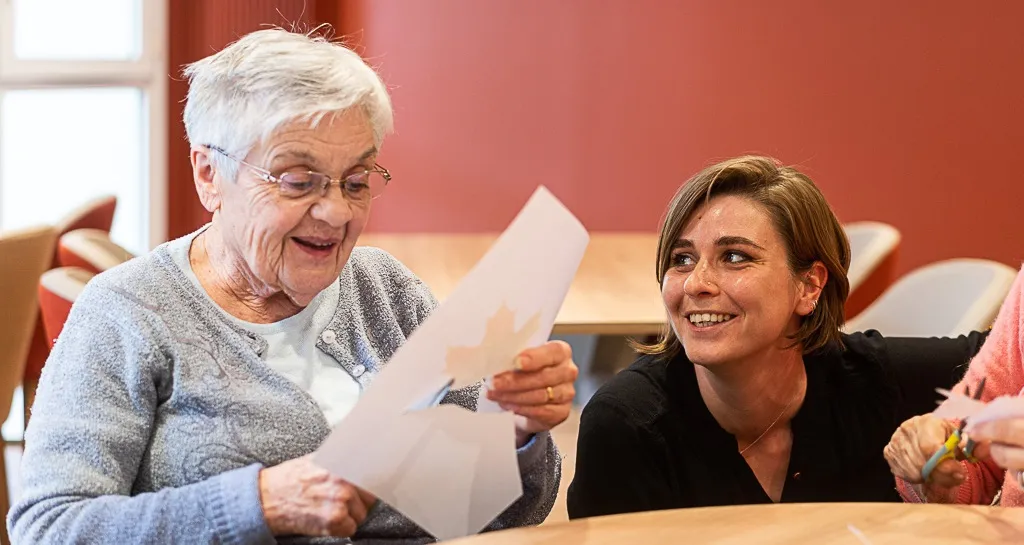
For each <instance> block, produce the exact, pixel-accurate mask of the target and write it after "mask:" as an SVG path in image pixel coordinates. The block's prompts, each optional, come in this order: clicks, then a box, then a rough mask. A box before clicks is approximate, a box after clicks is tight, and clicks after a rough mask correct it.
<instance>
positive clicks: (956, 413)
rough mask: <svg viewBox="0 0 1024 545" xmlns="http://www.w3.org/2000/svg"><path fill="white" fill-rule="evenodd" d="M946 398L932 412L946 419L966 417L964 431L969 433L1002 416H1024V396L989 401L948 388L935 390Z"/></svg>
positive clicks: (1001, 397)
mask: <svg viewBox="0 0 1024 545" xmlns="http://www.w3.org/2000/svg"><path fill="white" fill-rule="evenodd" d="M937 391H938V392H939V393H940V394H943V395H945V396H947V397H946V399H945V400H944V401H943V402H942V403H941V404H939V407H938V408H937V409H935V410H934V411H933V412H932V414H933V415H934V416H936V417H939V418H944V419H947V420H956V419H959V420H963V419H967V425H966V426H964V431H965V432H966V433H970V432H971V429H973V428H974V427H975V426H977V425H978V424H981V423H984V422H991V421H993V420H1001V419H1004V418H1024V397H1022V396H999V397H997V398H995V399H993V400H991V401H989V402H987V403H986V402H984V401H979V400H975V399H971V398H969V397H967V396H965V395H963V394H958V393H953V392H950V391H948V390H941V389H940V390H937Z"/></svg>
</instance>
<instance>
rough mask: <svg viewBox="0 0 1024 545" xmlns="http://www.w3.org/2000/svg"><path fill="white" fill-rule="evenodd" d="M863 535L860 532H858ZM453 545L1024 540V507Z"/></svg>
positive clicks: (848, 513) (664, 523) (710, 522)
mask: <svg viewBox="0 0 1024 545" xmlns="http://www.w3.org/2000/svg"><path fill="white" fill-rule="evenodd" d="M858 533H859V535H858ZM446 543H449V544H450V545H542V544H543V545H555V544H565V545H626V544H633V543H637V544H641V543H642V544H644V545H660V544H667V543H694V544H702V545H703V544H716V545H733V544H734V545H762V544H778V545H783V544H785V545H798V544H811V543H813V544H828V545H866V544H871V545H884V544H892V545H915V544H918V543H920V544H922V545H947V544H949V545H952V544H961V543H963V544H966V543H1017V544H1020V543H1024V508H1013V507H1004V508H999V507H979V506H966V505H911V504H898V503H885V504H882V503H846V504H835V503H833V504H827V503H817V504H795V503H791V504H776V505H743V506H732V507H706V508H698V509H679V510H672V511H654V512H647V513H637V514H630V515H614V516H608V517H596V518H592V519H580V520H575V521H570V522H562V523H557V524H551V525H545V526H539V527H534V528H520V529H515V530H504V531H499V532H492V533H485V534H480V535H476V536H470V537H467V538H462V539H457V540H453V541H448V542H446Z"/></svg>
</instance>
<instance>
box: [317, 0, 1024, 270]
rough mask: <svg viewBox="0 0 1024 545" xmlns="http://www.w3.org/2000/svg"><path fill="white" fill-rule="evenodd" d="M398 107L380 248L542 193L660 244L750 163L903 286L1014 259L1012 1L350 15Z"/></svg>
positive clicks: (353, 2)
mask: <svg viewBox="0 0 1024 545" xmlns="http://www.w3.org/2000/svg"><path fill="white" fill-rule="evenodd" d="M337 10H338V13H339V14H341V15H338V16H337V17H336V18H335V19H336V20H341V19H344V20H343V24H342V25H341V29H342V30H343V31H346V32H350V31H355V30H360V31H361V33H360V34H359V35H357V38H359V39H360V40H361V41H362V44H363V46H364V47H365V49H364V51H363V53H364V55H366V56H367V57H368V58H369V59H370V60H371V62H372V63H374V64H375V65H378V66H379V67H380V69H381V71H382V73H383V75H384V76H385V79H386V81H387V82H388V84H389V85H390V86H391V87H392V88H393V97H394V101H395V107H396V125H397V134H395V135H394V136H392V137H391V139H390V140H388V141H387V142H386V143H385V146H384V151H383V154H382V156H381V162H382V163H383V164H384V165H385V166H387V167H388V168H389V169H391V171H392V172H393V173H394V175H395V181H394V182H393V186H392V187H391V188H390V189H389V192H388V193H387V194H385V196H384V197H382V199H381V200H379V201H378V202H377V203H376V205H375V208H374V217H373V219H372V220H371V229H375V230H378V231H481V230H485V231H494V230H500V229H502V228H504V227H505V225H506V224H507V223H508V221H509V220H510V219H511V218H512V216H513V215H514V214H515V212H516V210H517V209H518V208H519V207H520V206H521V205H522V204H523V202H524V201H525V199H526V198H527V197H528V195H529V193H530V192H531V191H532V190H533V188H534V187H535V186H536V184H539V183H543V184H545V185H547V186H548V187H549V188H551V189H552V190H553V191H554V192H555V193H556V194H557V195H558V196H559V197H560V198H562V199H563V200H564V201H565V203H566V204H567V205H568V206H569V207H570V208H571V209H572V210H573V211H574V212H575V213H576V214H577V215H578V216H579V217H580V219H581V220H582V221H583V222H584V223H585V224H586V225H587V227H588V228H590V229H591V230H654V229H656V227H657V224H658V219H659V217H660V215H661V213H662V212H663V209H664V206H665V204H666V203H667V201H668V199H669V197H670V196H671V194H672V193H673V192H674V191H675V189H676V188H677V186H678V185H679V184H680V183H682V182H683V181H684V180H685V179H686V178H687V177H688V176H689V175H690V174H692V173H694V172H695V171H697V170H698V169H700V168H701V167H702V166H704V165H705V164H707V163H708V162H710V161H713V160H717V159H720V158H725V157H729V156H733V155H737V154H742V153H746V152H762V153H768V154H772V155H775V156H777V157H779V158H780V159H782V160H783V161H785V162H788V163H795V164H799V165H801V166H802V168H803V169H804V170H805V171H806V172H808V173H809V174H810V175H811V176H812V177H813V178H814V179H815V181H816V182H817V183H818V184H819V185H820V186H821V187H822V189H823V191H824V192H825V194H826V196H827V197H828V198H829V200H830V201H831V202H832V204H833V205H834V207H835V209H836V211H837V213H838V214H839V216H840V218H841V219H842V220H844V221H852V220H861V219H875V220H881V221H886V222H890V223H892V224H894V225H896V226H897V227H898V228H899V229H901V230H902V231H903V234H904V242H903V244H904V246H903V250H902V252H901V262H900V267H899V268H900V270H901V271H905V270H907V269H908V268H910V267H914V266H918V265H921V264H924V263H926V262H928V261H931V260H935V259H941V258H947V257H957V256H973V257H988V258H993V259H998V260H1001V261H1004V262H1006V263H1008V264H1011V265H1013V266H1017V265H1019V263H1020V261H1021V260H1022V259H1024V243H1022V242H1021V241H1020V237H1019V236H1018V233H1019V232H1020V229H1019V225H1020V222H1021V220H1020V219H1019V215H1018V208H1019V207H1020V204H1019V203H1020V202H1021V201H1022V200H1024V199H1022V197H1024V189H1021V185H1022V180H1020V174H1019V170H1018V168H1016V167H1014V166H1013V165H1015V164H1016V163H1015V161H1014V160H1013V158H1014V157H1017V156H1019V155H1020V153H1021V151H1022V150H1024V138H1022V136H1021V130H1022V127H1024V64H1022V63H1024V32H1021V31H1020V28H1019V21H1021V20H1024V2H1017V1H1015V0H1005V1H999V2H989V3H985V7H982V6H980V5H975V4H972V3H964V2H956V1H952V0H942V1H939V0H932V1H926V0H917V1H907V2H892V1H890V0H861V1H858V2H842V3H840V2H822V1H820V0H785V1H782V0H780V1H776V2H763V1H761V0H748V1H740V0H729V1H714V2H711V1H706V0H692V1H690V0H687V1H672V0H629V1H627V0H617V1H612V0H604V1H601V0H558V1H548V0H487V1H485V2H481V1H478V0H433V1H422V2H404V1H396V0H376V1H375V0H346V1H345V2H344V3H343V5H339V6H338V7H337Z"/></svg>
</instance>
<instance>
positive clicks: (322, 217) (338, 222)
mask: <svg viewBox="0 0 1024 545" xmlns="http://www.w3.org/2000/svg"><path fill="white" fill-rule="evenodd" d="M367 206H368V205H367ZM362 208H365V207H364V206H362V205H360V204H358V203H353V202H352V201H350V200H349V199H348V198H347V197H345V194H344V192H343V191H339V190H338V189H337V188H335V187H333V186H331V187H328V188H327V193H326V194H325V195H323V196H322V197H320V198H319V199H317V200H316V202H314V203H313V206H312V207H311V208H310V211H309V214H310V216H312V217H313V219H315V220H319V221H322V222H324V223H326V224H328V225H330V226H331V227H334V228H341V227H343V226H344V225H345V224H346V223H348V222H349V221H351V220H352V218H354V217H355V216H356V215H357V214H359V213H360V210H361V209H362Z"/></svg>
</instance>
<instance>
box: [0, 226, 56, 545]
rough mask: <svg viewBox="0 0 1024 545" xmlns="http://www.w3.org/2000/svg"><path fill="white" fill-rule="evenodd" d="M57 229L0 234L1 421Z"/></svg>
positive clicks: (1, 494)
mask: <svg viewBox="0 0 1024 545" xmlns="http://www.w3.org/2000/svg"><path fill="white" fill-rule="evenodd" d="M56 239H57V231H56V230H55V229H54V228H53V227H38V228H33V229H24V230H19V231H11V232H8V233H4V234H0V293H3V312H0V417H2V418H0V422H3V421H6V420H7V418H8V417H10V415H11V414H10V413H11V401H12V400H13V398H14V392H15V390H17V388H18V386H19V385H20V384H21V379H22V376H23V373H24V370H25V356H26V354H28V350H29V346H30V342H31V340H32V333H33V328H34V326H35V324H36V321H37V319H38V317H39V301H38V298H37V295H36V286H38V285H39V278H40V277H41V276H42V274H43V273H44V272H45V271H46V270H47V269H48V268H49V267H50V263H51V262H52V260H53V247H54V245H55V241H56ZM2 446H3V445H2V444H0V513H4V514H6V513H7V511H8V510H9V509H10V498H8V495H7V494H8V492H7V472H6V460H5V459H4V449H3V448H2ZM0 542H3V543H8V540H7V533H6V530H5V527H4V526H3V525H0Z"/></svg>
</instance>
